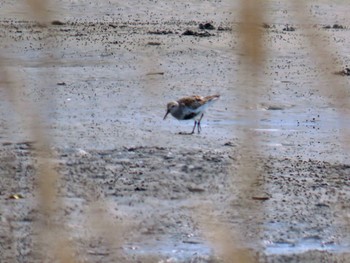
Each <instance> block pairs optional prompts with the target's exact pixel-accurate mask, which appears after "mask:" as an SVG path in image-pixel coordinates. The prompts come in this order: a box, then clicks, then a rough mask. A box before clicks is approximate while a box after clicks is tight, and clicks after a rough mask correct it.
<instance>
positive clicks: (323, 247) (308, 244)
mask: <svg viewBox="0 0 350 263" xmlns="http://www.w3.org/2000/svg"><path fill="white" fill-rule="evenodd" d="M349 249H350V244H347V245H339V244H335V243H322V242H321V240H320V239H318V238H306V239H303V240H301V241H300V242H297V243H290V242H275V243H272V244H271V245H269V246H267V247H266V249H265V252H266V254H267V255H288V254H299V253H304V252H307V251H311V250H318V251H332V252H338V253H342V252H347V251H349Z"/></svg>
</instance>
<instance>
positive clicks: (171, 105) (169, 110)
mask: <svg viewBox="0 0 350 263" xmlns="http://www.w3.org/2000/svg"><path fill="white" fill-rule="evenodd" d="M166 107H167V111H166V113H165V116H164V118H163V120H165V118H166V116H168V114H169V113H173V112H174V111H176V109H177V108H178V107H179V103H177V102H176V101H172V102H169V103H168V104H167V105H166Z"/></svg>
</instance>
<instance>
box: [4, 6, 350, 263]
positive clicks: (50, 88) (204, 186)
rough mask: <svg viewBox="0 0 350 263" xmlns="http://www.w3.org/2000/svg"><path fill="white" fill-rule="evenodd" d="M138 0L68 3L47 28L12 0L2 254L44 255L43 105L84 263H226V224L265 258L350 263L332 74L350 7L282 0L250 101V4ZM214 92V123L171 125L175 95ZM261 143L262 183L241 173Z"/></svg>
mask: <svg viewBox="0 0 350 263" xmlns="http://www.w3.org/2000/svg"><path fill="white" fill-rule="evenodd" d="M127 2H128V3H119V2H117V1H108V2H107V1H106V2H105V1H99V2H98V3H89V4H81V5H78V4H74V3H71V2H66V1H60V3H59V7H60V8H58V9H57V8H55V9H52V10H51V11H52V22H51V23H50V25H49V26H43V25H42V24H39V23H37V22H34V21H33V20H32V19H29V18H28V17H25V16H24V12H23V9H21V8H22V7H20V6H16V4H13V3H12V1H4V2H3V3H1V4H0V8H1V12H2V14H3V16H1V20H0V35H1V36H2V38H3V39H4V41H3V42H2V43H1V54H0V55H1V59H2V65H3V67H5V68H6V70H7V72H9V75H10V77H11V81H16V82H17V83H19V86H20V87H22V89H21V90H20V92H19V93H18V94H17V97H11V96H10V95H9V93H8V92H5V89H0V128H1V130H2V131H3V132H2V133H1V134H0V145H1V147H0V163H1V165H0V176H1V184H0V207H1V211H0V218H1V221H0V248H1V249H0V261H1V262H14V261H17V262H41V261H40V256H41V255H40V253H43V254H45V251H40V252H38V251H37V250H35V249H34V247H35V240H36V235H35V231H34V230H33V225H34V222H36V220H37V219H38V210H37V207H36V203H37V202H36V195H37V194H36V193H37V192H36V190H37V183H36V181H35V179H36V176H37V172H36V159H35V156H36V152H35V145H36V143H35V142H33V141H32V138H31V136H30V132H29V131H30V121H28V120H30V118H31V115H30V112H33V110H34V111H36V112H37V114H38V116H39V117H40V118H41V119H42V120H43V124H44V125H43V126H44V127H45V129H46V132H47V133H48V134H49V136H50V139H51V147H52V151H53V153H54V157H53V160H48V161H53V162H55V163H56V164H57V168H56V169H57V171H58V172H59V174H60V178H58V179H59V180H58V184H59V188H58V189H59V190H58V198H59V199H61V200H62V204H63V206H62V207H61V211H60V212H59V213H58V214H57V218H56V219H55V221H56V223H57V224H62V222H65V223H64V229H65V230H66V231H67V232H68V233H70V238H71V239H72V241H73V244H75V249H76V250H77V255H78V256H77V257H78V258H79V259H80V260H82V261H86V262H112V261H113V260H115V258H116V254H117V255H118V256H120V257H121V258H122V260H124V261H125V262H221V257H220V253H219V251H220V249H218V250H217V244H215V242H214V243H213V241H212V240H213V239H211V238H210V236H215V231H213V229H214V230H215V229H222V228H224V229H226V230H228V232H230V231H229V230H232V233H237V235H234V234H232V235H234V236H233V239H234V240H236V241H237V244H240V246H241V247H244V248H247V249H248V250H249V251H251V254H252V255H253V256H252V257H253V258H254V259H255V260H257V261H258V262H349V259H348V258H349V249H350V235H349V205H348V203H349V198H350V191H349V190H350V189H349V186H350V183H349V179H350V178H349V177H350V161H349V158H348V156H349V151H348V148H347V147H346V145H347V143H348V142H347V136H346V135H347V134H349V128H350V127H349V124H348V123H347V122H345V121H344V120H346V117H347V115H348V113H349V112H348V111H349V110H348V109H347V108H346V107H344V108H341V109H339V107H336V104H335V103H334V100H333V99H332V97H326V96H324V93H323V92H322V89H324V88H325V87H326V88H328V89H329V83H328V82H327V80H326V79H325V78H324V76H325V74H327V73H329V72H330V71H331V72H345V73H346V72H347V71H346V69H345V70H344V69H343V68H342V67H341V66H340V65H347V64H348V63H349V57H348V56H347V55H344V54H348V53H349V50H348V49H349V47H348V45H346V43H348V42H349V29H348V25H347V24H346V23H347V21H348V20H347V19H348V18H347V14H348V11H349V10H348V9H349V7H348V6H347V5H346V4H345V3H344V4H342V3H339V2H334V3H329V2H328V3H323V2H322V3H319V4H317V5H316V4H312V3H310V4H308V8H309V10H310V14H311V16H312V18H313V19H314V20H313V21H314V22H313V23H312V25H311V24H307V25H306V24H305V23H302V22H300V21H298V20H297V19H296V16H295V12H296V11H297V10H295V9H293V6H285V5H284V4H283V3H281V2H277V1H270V2H269V6H268V7H267V12H266V17H267V18H266V24H265V25H262V30H264V33H265V34H264V43H265V45H266V50H267V53H268V54H267V58H268V59H266V60H267V61H266V63H265V65H264V67H263V68H262V69H261V80H260V82H259V83H261V86H260V87H259V91H258V92H257V93H258V96H257V97H258V100H257V104H256V105H248V104H247V98H248V97H249V96H248V95H247V94H244V90H245V89H244V88H242V87H244V85H245V82H244V79H245V78H242V76H241V74H247V77H252V76H251V73H250V72H243V73H242V71H241V67H240V65H241V63H242V60H243V57H244V56H245V55H244V54H242V53H241V52H240V49H239V45H238V43H239V37H240V36H239V34H238V32H237V28H238V24H239V22H240V21H239V19H238V17H239V16H238V14H237V10H238V8H237V6H234V5H232V4H230V3H229V2H230V1H211V2H208V1H207V2H205V1H204V2H203V1H193V3H191V4H182V3H178V2H177V1H173V3H169V2H168V1H158V2H157V3H155V2H153V1H149V2H147V3H141V2H140V1H136V0H135V1H127ZM21 10H22V11H21ZM78 15H79V18H77V17H78ZM335 25H337V26H335ZM307 26H311V27H312V28H313V30H314V31H313V32H314V33H315V34H317V35H321V36H322V39H325V41H326V42H327V43H328V44H329V43H330V44H331V45H332V47H333V49H332V50H331V52H333V53H335V54H336V55H335V57H336V61H335V62H334V65H333V64H332V65H328V67H322V68H321V67H318V65H317V63H315V59H314V58H312V56H311V55H310V53H311V51H310V50H311V47H310V46H309V45H308V44H307V39H306V36H305V31H303V28H304V27H307ZM334 51H336V52H334ZM335 76H336V78H337V79H338V80H340V81H342V82H345V83H348V79H347V78H348V76H347V75H346V74H338V75H335ZM0 77H1V75H0ZM0 80H1V85H3V84H4V81H2V78H0ZM5 84H6V83H5ZM5 84H4V85H5ZM334 88H335V87H334ZM216 93H220V94H221V99H220V101H218V102H217V103H216V104H215V105H214V106H213V107H212V108H211V109H210V110H209V111H208V112H207V113H206V115H205V117H204V120H203V123H202V128H203V130H202V133H201V134H199V135H197V134H195V135H193V136H181V135H178V132H184V131H190V130H191V128H192V125H193V123H192V122H191V121H189V122H186V121H185V122H178V121H176V120H174V119H172V118H168V119H167V120H166V121H163V120H162V117H163V116H164V114H165V105H166V103H167V102H168V101H170V100H173V99H177V98H179V97H181V96H184V95H191V94H200V95H209V94H216ZM17 102H19V104H17ZM15 105H26V107H27V106H28V105H29V106H28V108H26V107H24V108H20V109H19V108H17V107H18V106H15ZM30 105H31V106H30ZM252 116H254V118H252ZM247 131H250V132H253V134H254V136H256V138H257V139H256V142H257V145H256V149H255V152H254V153H251V152H250V151H247V150H246V145H244V142H243V137H244V136H243V135H244V133H245V132H247ZM250 154H252V155H253V156H254V159H253V160H254V162H253V163H250V164H249V165H253V166H254V167H255V170H256V171H257V176H256V177H254V178H253V179H251V178H250V175H249V174H242V165H243V166H244V165H247V164H246V163H244V160H245V156H246V155H250ZM92 208H93V209H92ZM94 209H95V210H94ZM91 211H95V212H91ZM91 218H92V219H94V220H95V219H100V220H101V222H105V221H104V220H105V219H106V218H107V221H108V222H110V223H111V226H112V227H110V229H109V230H110V231H109V232H110V233H111V235H113V236H114V237H119V239H121V240H119V241H118V242H117V243H111V242H108V240H107V238H106V236H103V235H102V236H101V235H98V234H97V233H96V232H95V230H94V227H93V226H98V225H99V224H98V223H96V222H95V223H91V222H90V220H91ZM97 221H99V220H97ZM101 222H100V224H102V225H103V223H101ZM91 226H92V227H91Z"/></svg>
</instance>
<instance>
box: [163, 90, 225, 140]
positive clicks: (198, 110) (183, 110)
mask: <svg viewBox="0 0 350 263" xmlns="http://www.w3.org/2000/svg"><path fill="white" fill-rule="evenodd" d="M219 97H220V95H212V96H207V97H202V96H197V95H194V96H190V97H184V98H182V99H179V100H177V101H172V102H169V103H168V105H167V112H166V114H165V116H164V119H163V120H165V118H166V117H167V116H168V114H169V113H171V115H173V117H174V118H176V119H178V120H190V119H194V126H193V129H192V132H191V133H180V134H193V133H194V131H195V129H196V126H197V131H198V133H200V131H201V130H202V128H201V120H202V118H203V115H204V111H205V109H206V108H207V107H208V106H210V105H211V104H212V103H213V102H214V101H216V100H218V99H219Z"/></svg>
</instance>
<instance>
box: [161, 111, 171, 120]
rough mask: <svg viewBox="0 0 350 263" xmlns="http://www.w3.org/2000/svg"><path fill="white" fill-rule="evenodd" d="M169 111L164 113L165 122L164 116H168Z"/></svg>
mask: <svg viewBox="0 0 350 263" xmlns="http://www.w3.org/2000/svg"><path fill="white" fill-rule="evenodd" d="M169 112H170V111H169V110H167V112H166V113H165V115H164V118H163V120H165V118H166V116H168V114H169Z"/></svg>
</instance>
